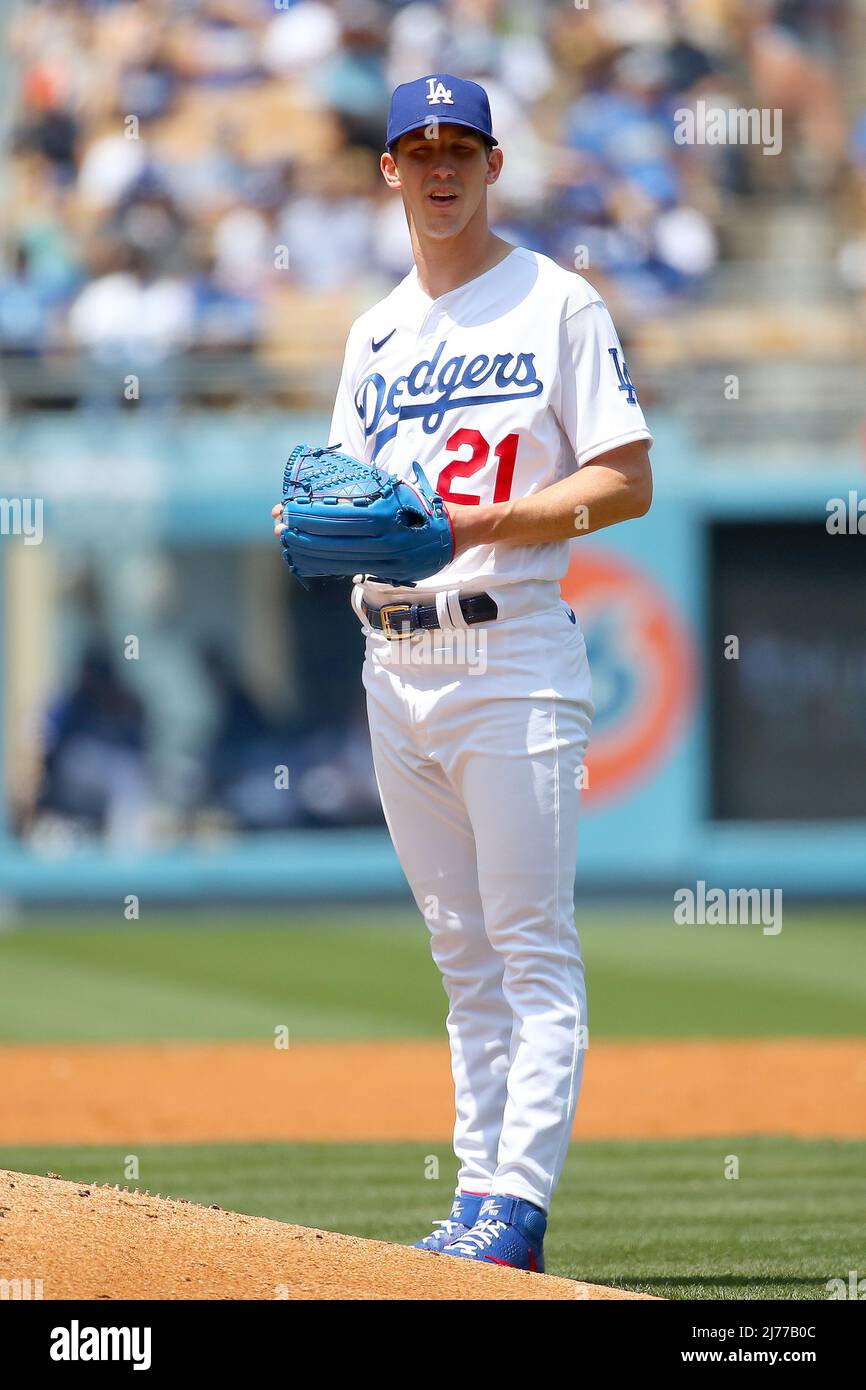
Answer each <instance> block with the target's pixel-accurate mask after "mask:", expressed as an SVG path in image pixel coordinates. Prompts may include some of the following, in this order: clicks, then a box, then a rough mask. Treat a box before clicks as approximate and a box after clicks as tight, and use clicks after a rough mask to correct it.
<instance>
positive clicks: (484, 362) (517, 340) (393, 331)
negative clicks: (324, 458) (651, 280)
mask: <svg viewBox="0 0 866 1390" xmlns="http://www.w3.org/2000/svg"><path fill="white" fill-rule="evenodd" d="M636 439H646V440H648V441H650V442H652V436H651V435H650V432H649V430H648V429H647V426H646V421H645V420H644V417H643V412H642V411H641V408H640V405H639V404H638V399H637V393H636V392H635V389H634V386H633V385H632V383H631V380H630V378H629V375H628V368H627V367H626V364H625V361H624V359H623V354H622V348H621V346H620V342H619V339H618V337H617V334H616V330H615V328H614V326H613V322H612V320H611V317H610V314H609V313H608V311H607V309H606V307H605V304H604V302H603V300H602V299H601V297H600V296H599V294H598V293H597V292H596V290H594V289H593V288H592V286H591V285H590V284H589V283H588V282H587V281H586V280H584V279H583V277H582V276H580V275H576V274H574V273H573V272H571V271H567V270H563V269H562V267H561V266H559V265H557V264H556V262H555V261H552V260H550V259H549V257H547V256H541V255H539V254H538V253H537V252H534V251H527V250H526V249H524V248H523V247H516V248H515V249H514V250H513V251H512V252H511V253H510V254H509V255H507V256H506V257H505V259H504V260H503V261H500V263H499V264H498V265H496V266H494V267H493V268H492V269H491V270H487V271H485V272H484V274H482V275H479V276H476V278H475V279H474V280H470V281H469V282H468V283H467V284H465V285H460V286H459V287H458V288H457V289H455V290H451V291H449V292H448V293H447V294H443V295H440V296H439V298H438V299H431V298H430V297H429V295H427V294H425V293H424V291H423V290H422V289H421V286H420V285H419V283H418V275H417V271H416V270H415V269H414V268H413V269H412V270H411V271H410V272H409V274H408V275H407V276H406V278H405V279H404V280H402V281H401V282H400V284H399V285H397V286H396V288H395V289H394V290H392V291H391V293H390V294H389V295H387V296H386V298H385V299H383V300H381V301H380V302H379V303H378V304H376V305H374V306H373V308H372V309H368V310H367V312H366V313H364V314H362V315H361V316H360V318H358V319H356V321H355V323H354V324H353V325H352V327H351V329H350V331H349V337H348V341H347V344H346V354H345V360H344V363H343V372H342V376H341V379H340V386H339V390H338V394H337V400H336V404H335V406H334V413H333V418H332V421H331V430H330V434H329V441H328V442H329V443H330V444H335V445H336V444H340V445H342V447H343V449H344V450H345V451H346V452H347V453H349V454H352V455H354V456H355V457H356V458H361V459H366V460H367V461H368V462H373V463H376V464H377V465H378V466H379V467H380V468H384V469H387V470H388V471H389V472H391V473H394V474H397V475H399V476H401V477H407V478H408V477H410V476H411V465H412V463H413V462H417V463H419V464H420V465H421V466H422V468H423V469H424V471H425V473H426V475H427V477H428V479H429V480H430V482H431V484H432V485H433V487H435V488H436V489H437V490H438V492H439V493H440V494H441V495H442V497H443V498H444V499H445V501H446V502H448V501H449V500H450V501H452V502H458V503H465V504H468V505H477V504H479V503H489V502H502V501H507V500H509V499H510V498H513V497H529V496H530V495H532V494H533V493H536V492H540V491H541V489H542V488H545V487H549V486H550V484H551V483H555V482H557V481H558V480H559V479H560V478H563V477H565V476H566V475H567V474H569V473H572V472H574V470H575V469H576V468H580V467H581V466H582V465H583V464H585V463H587V462H588V461H589V460H590V459H593V458H596V457H597V456H598V455H599V454H603V453H605V452H607V450H609V449H615V448H617V447H618V446H620V445H622V444H628V443H630V442H631V441H632V440H636ZM568 546H569V542H568V541H553V542H546V543H544V544H541V545H513V544H509V545H503V546H499V547H497V546H493V545H478V546H473V547H472V548H471V549H469V550H466V551H464V552H463V554H461V555H459V556H458V557H457V559H456V560H454V561H452V563H451V564H450V565H448V566H447V567H446V568H445V569H443V570H440V571H439V573H438V574H436V575H434V576H432V577H431V578H429V579H425V580H422V581H420V582H419V585H418V588H419V589H424V590H425V591H434V590H439V589H452V588H455V587H459V588H460V589H461V590H465V591H466V592H473V591H476V592H477V591H479V590H481V589H484V588H485V586H486V585H487V584H490V585H493V584H495V585H502V584H513V583H516V582H520V581H523V580H556V581H558V580H560V579H561V578H562V576H563V575H564V574H565V571H566V569H567V567H568Z"/></svg>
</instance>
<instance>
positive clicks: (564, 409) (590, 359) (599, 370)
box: [557, 299, 652, 468]
mask: <svg viewBox="0 0 866 1390" xmlns="http://www.w3.org/2000/svg"><path fill="white" fill-rule="evenodd" d="M559 370H560V399H559V411H558V412H557V413H558V416H559V423H560V425H561V426H562V429H563V431H564V433H565V435H566V437H567V439H568V441H569V443H570V444H571V447H572V449H573V450H574V456H575V459H576V460H577V466H578V468H580V467H581V466H582V465H583V464H584V463H588V462H589V460H590V459H593V458H596V457H597V456H598V455H599V454H604V453H606V452H607V451H608V450H609V449H617V448H619V447H620V445H622V444H630V443H632V442H633V441H634V440H636V439H645V440H647V441H648V442H649V443H650V444H651V443H652V435H651V434H650V432H649V430H648V429H647V423H646V420H645V419H644V416H643V411H642V410H641V408H640V404H639V402H638V398H637V391H636V390H635V388H634V386H633V385H632V382H631V378H630V377H629V374H628V367H627V366H626V363H625V359H624V357H623V353H622V345H621V344H620V341H619V338H618V337H617V333H616V329H615V328H614V326H613V319H612V318H611V316H610V314H609V313H608V311H607V307H606V305H605V304H604V303H603V301H602V300H600V299H593V300H591V301H590V302H589V303H588V304H584V305H583V306H582V307H581V308H579V309H576V310H575V311H574V312H573V313H571V314H567V315H566V317H565V318H564V319H563V322H562V324H561V328H560V361H559Z"/></svg>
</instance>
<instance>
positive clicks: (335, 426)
mask: <svg viewBox="0 0 866 1390" xmlns="http://www.w3.org/2000/svg"><path fill="white" fill-rule="evenodd" d="M355 341H356V334H355V329H354V325H353V327H352V328H351V329H350V330H349V336H348V339H347V340H346V351H345V354H344V356H343V370H342V371H341V373H340V384H339V386H338V387H337V397H336V400H335V401H334V409H333V413H332V415H331V427H330V429H329V430H328V443H329V444H334V445H336V444H339V445H340V447H341V448H342V450H343V452H344V453H346V454H351V455H352V457H353V458H358V459H366V457H367V440H366V439H365V437H364V426H363V423H362V421H361V417H360V416H359V414H358V410H357V407H356V405H355V366H356V358H357V351H356V347H355Z"/></svg>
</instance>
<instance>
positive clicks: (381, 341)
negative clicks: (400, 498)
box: [370, 328, 397, 352]
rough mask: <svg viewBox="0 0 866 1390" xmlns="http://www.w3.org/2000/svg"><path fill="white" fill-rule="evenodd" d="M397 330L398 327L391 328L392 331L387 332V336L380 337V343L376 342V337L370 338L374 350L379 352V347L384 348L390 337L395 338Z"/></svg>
mask: <svg viewBox="0 0 866 1390" xmlns="http://www.w3.org/2000/svg"><path fill="white" fill-rule="evenodd" d="M396 332H397V330H396V328H392V329H391V332H390V333H386V334H385V336H384V338H380V339H379V341H378V343H377V342H376V339H375V338H371V339H370V346H371V347H372V349H373V351H374V352H378V351H379V348H383V347H384V346H385V344H386V343H387V341H388V339H389V338H393V336H394V334H395V333H396Z"/></svg>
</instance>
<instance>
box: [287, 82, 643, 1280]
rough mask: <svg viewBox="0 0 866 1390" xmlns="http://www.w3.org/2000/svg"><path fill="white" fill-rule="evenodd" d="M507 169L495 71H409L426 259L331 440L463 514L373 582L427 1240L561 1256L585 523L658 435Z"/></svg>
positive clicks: (602, 313)
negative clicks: (568, 599) (557, 1192)
mask: <svg viewBox="0 0 866 1390" xmlns="http://www.w3.org/2000/svg"><path fill="white" fill-rule="evenodd" d="M502 166H503V155H502V151H501V149H500V148H499V146H498V142H497V140H496V139H495V137H494V134H493V129H492V124H491V117H490V107H489V103H488V99H487V95H486V93H485V91H484V89H483V88H482V87H480V86H478V85H477V84H476V83H474V82H469V81H465V80H463V79H461V78H459V77H454V76H452V75H451V74H448V73H435V74H432V75H431V76H428V77H422V78H419V79H418V80H417V81H414V82H407V83H405V84H403V85H401V86H399V87H398V88H397V89H396V91H395V92H394V94H393V97H392V100H391V106H390V112H389V118H388V130H387V140H386V150H385V153H383V155H382V157H381V171H382V175H383V177H384V180H385V182H386V184H387V185H388V187H389V188H390V189H392V190H393V191H394V192H395V193H399V195H400V196H401V198H402V200H403V207H404V210H405V214H406V219H407V222H408V225H409V232H410V236H411V243H412V250H413V254H414V261H415V265H414V269H413V270H412V271H410V273H409V274H408V275H407V276H406V278H405V279H404V280H403V281H402V282H401V283H400V284H399V285H398V286H397V287H396V289H394V290H393V291H392V292H391V293H390V294H389V295H387V296H386V298H385V299H383V300H382V301H381V302H380V303H379V304H377V305H375V306H374V307H373V308H372V309H370V310H368V311H367V312H366V313H364V314H362V315H361V317H360V318H359V319H357V321H356V322H355V323H354V324H353V325H352V328H351V330H350V332H349V337H348V342H347V346H346V354H345V361H344V364H343V371H342V377H341V381H340V386H339V392H338V395H337V400H336V404H335V408H334V413H333V420H332V424H331V430H330V439H329V442H330V444H331V445H334V446H336V445H339V446H341V448H342V449H343V451H345V452H346V453H348V454H351V455H354V456H355V457H357V458H358V459H361V460H364V461H366V462H373V463H375V464H377V465H378V466H379V467H380V468H383V469H386V470H387V471H389V472H391V473H392V474H397V475H399V476H400V477H404V478H407V479H408V478H410V477H411V476H412V475H411V471H410V470H411V469H412V465H413V463H414V462H417V463H420V465H421V466H422V468H423V470H424V472H425V473H426V476H427V478H428V479H429V481H430V483H431V484H432V486H433V487H435V488H436V489H437V491H438V492H439V494H440V495H441V497H442V498H443V499H444V501H445V504H446V507H447V510H448V513H449V516H450V520H451V524H452V526H453V531H454V558H453V560H451V562H450V563H448V564H447V565H446V567H445V568H443V569H440V570H439V572H438V573H436V574H435V575H433V576H432V577H431V578H430V579H429V580H422V581H421V582H420V583H418V584H417V586H415V587H402V588H401V587H395V586H393V585H390V584H388V583H386V582H381V581H375V580H373V579H370V578H369V577H367V576H357V580H356V583H355V584H354V587H353V594H352V604H353V607H354V609H355V612H356V614H357V616H358V618H359V620H360V621H361V623H362V624H363V626H364V629H365V632H366V656H365V660H364V668H363V683H364V687H365V689H366V693H367V708H368V714H369V723H370V734H371V739H372V747H373V756H374V763H375V769H376V776H377V781H378V785H379V790H380V794H381V798H382V806H383V809H384V813H385V818H386V820H387V823H388V828H389V830H390V833H391V837H392V839H393V842H394V846H395V848H396V851H397V854H398V856H399V858H400V862H401V864H402V866H403V869H404V871H405V873H406V877H407V879H408V881H409V884H410V886H411V888H412V892H413V894H414V897H415V900H416V902H417V904H418V907H419V909H420V910H421V912H422V914H423V916H424V918H425V921H426V923H427V926H428V928H429V931H430V937H431V944H432V953H433V957H434V959H435V961H436V964H437V965H438V967H439V969H440V971H441V972H442V977H443V981H444V985H445V990H446V993H447V996H448V1002H449V1009H448V1017H447V1030H448V1037H449V1040H450V1047H451V1065H452V1073H453V1078H454V1087H455V1099H456V1124H455V1130H454V1148H455V1152H456V1155H457V1159H458V1162H459V1171H458V1175H457V1187H456V1193H455V1199H454V1204H453V1207H452V1209H451V1213H450V1216H449V1217H448V1218H447V1219H446V1220H439V1221H436V1222H435V1223H434V1228H435V1229H434V1231H433V1233H432V1234H430V1235H427V1236H425V1237H424V1238H423V1239H421V1240H419V1241H418V1246H419V1248H420V1249H423V1250H426V1251H433V1252H437V1253H442V1254H445V1255H450V1256H454V1257H457V1258H460V1259H470V1260H488V1261H493V1262H494V1263H497V1264H506V1265H514V1266H517V1267H518V1268H521V1269H531V1270H543V1268H544V1261H543V1239H544V1234H545V1230H546V1225H547V1212H548V1208H549V1204H550V1200H551V1197H552V1195H553V1192H554V1189H555V1188H556V1184H557V1181H558V1179H559V1176H560V1172H561V1170H562V1165H563V1162H564V1159H565V1154H566V1150H567V1147H568V1142H569V1137H570V1135H571V1129H572V1123H573V1118H574V1111H575V1106H576V1104H577V1098H578V1093H579V1091H580V1084H581V1076H582V1070H583V1057H584V1050H585V1047H586V1043H587V1031H586V1030H587V1010H586V992H585V986H584V972H583V963H582V959H581V952H580V943H579V940H578V935H577V932H576V930H575V925H574V879H575V864H576V855H577V813H578V799H579V785H580V782H581V777H580V769H581V765H582V763H583V758H584V754H585V751H586V747H587V742H588V739H589V732H590V723H591V719H592V715H593V705H592V694H591V684H590V675H589V669H588V665H587V659H586V647H585V643H584V639H583V635H582V633H581V630H580V626H579V624H578V622H577V620H576V617H575V614H574V613H573V612H572V610H571V609H570V608H569V607H568V605H567V604H566V603H565V602H564V601H563V600H562V598H561V596H560V588H559V581H560V580H561V578H562V576H563V575H564V573H565V570H566V567H567V561H568V542H569V541H570V540H572V539H574V538H575V537H579V536H582V535H584V534H586V533H587V532H591V531H597V530H599V529H600V528H601V527H604V526H610V525H613V524H614V523H616V522H620V521H626V520H628V519H629V518H631V517H637V516H642V515H643V514H644V513H645V512H646V511H647V510H648V508H649V505H650V500H651V496H652V481H651V472H650V464H649V456H648V448H649V445H650V444H651V443H652V438H651V436H650V433H649V431H648V430H647V427H646V423H645V421H644V417H643V414H642V412H641V408H640V405H639V404H638V399H637V395H636V392H635V388H634V386H633V385H632V382H631V380H630V377H629V374H628V369H627V367H626V364H625V361H624V360H623V356H622V349H621V347H620V343H619V340H618V338H617V335H616V331H615V329H614V326H613V323H612V322H611V319H610V316H609V314H608V312H607V309H606V308H605V306H604V303H603V302H602V300H601V299H600V297H599V296H598V294H597V293H596V291H595V290H594V289H593V288H592V286H591V285H589V284H588V283H587V282H586V281H585V280H583V279H582V278H581V276H579V275H575V274H573V273H571V272H569V271H566V270H564V269H562V268H561V267H560V266H558V265H557V264H555V263H554V262H553V261H551V260H549V259H548V258H547V257H546V256H542V255H539V254H538V253H536V252H534V251H529V250H525V249H523V248H521V247H514V246H512V245H510V244H509V243H507V242H505V241H503V240H502V239H501V238H500V237H498V236H496V235H495V234H494V233H493V232H492V231H491V229H490V227H489V225H488V216H487V189H488V188H489V187H490V186H491V185H492V184H494V183H496V181H497V179H498V178H499V176H500V174H501V172H502ZM274 515H275V517H277V516H278V515H279V508H278V507H277V508H275V509H274ZM275 529H276V530H277V532H278V533H279V532H280V529H281V528H280V525H279V524H277V525H276V527H275Z"/></svg>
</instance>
